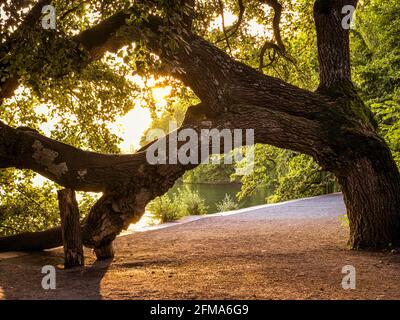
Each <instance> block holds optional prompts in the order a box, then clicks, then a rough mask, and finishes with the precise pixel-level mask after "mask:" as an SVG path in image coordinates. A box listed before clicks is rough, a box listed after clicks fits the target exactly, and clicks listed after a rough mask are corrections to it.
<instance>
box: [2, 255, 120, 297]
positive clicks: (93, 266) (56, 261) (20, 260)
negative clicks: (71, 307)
mask: <svg viewBox="0 0 400 320" xmlns="http://www.w3.org/2000/svg"><path fill="white" fill-rule="evenodd" d="M63 261H64V258H63V253H62V250H58V249H57V250H52V251H43V252H35V253H29V254H25V255H20V256H16V257H12V258H6V259H4V258H0V299H5V300H14V299H18V300H19V299H34V300H53V299H62V300H99V299H102V295H101V281H102V279H103V278H104V276H105V275H106V273H107V271H108V270H109V267H110V265H111V263H112V259H109V260H103V261H97V260H95V257H94V256H93V255H91V254H90V251H89V250H85V263H86V266H85V267H76V268H71V269H63ZM45 265H52V266H54V267H55V269H56V288H55V289H47V290H46V289H43V287H42V280H43V277H45V276H46V273H42V268H43V266H45Z"/></svg>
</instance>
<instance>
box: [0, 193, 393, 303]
mask: <svg viewBox="0 0 400 320" xmlns="http://www.w3.org/2000/svg"><path fill="white" fill-rule="evenodd" d="M344 212H345V208H344V205H343V200H342V198H341V195H339V194H335V195H329V196H323V197H317V198H312V199H303V200H299V201H294V202H288V203H284V204H280V205H275V206H268V207H264V208H259V209H252V210H249V211H247V212H242V213H238V214H235V215H228V216H217V217H206V218H203V219H200V220H197V221H193V222H188V223H184V224H180V225H175V226H172V227H169V228H163V229H159V230H154V231H147V232H141V233H135V234H131V235H127V236H123V237H119V238H118V239H117V240H116V241H115V249H116V257H115V259H114V261H113V262H112V263H111V264H110V263H109V262H94V256H93V255H92V253H91V252H90V251H87V253H86V264H87V266H86V267H85V268H84V269H75V270H68V271H66V270H57V289H56V290H49V291H46V290H43V289H42V288H41V280H42V276H43V274H41V268H42V266H44V265H48V264H51V265H61V264H62V261H63V259H62V251H61V250H58V249H57V250H54V251H51V252H43V253H37V254H29V255H25V256H19V257H14V258H8V259H4V258H0V259H1V261H0V297H2V298H6V299H54V298H56V299H57V298H58V299H101V298H103V299H362V298H364V299H400V255H399V254H393V253H391V254H390V253H387V254H383V253H366V252H356V251H350V250H348V249H347V248H346V239H347V232H346V230H344V229H343V228H342V227H341V226H340V222H339V220H338V215H340V214H343V213H344ZM344 265H353V266H354V267H355V268H356V271H357V282H356V284H357V287H356V289H355V290H347V291H346V290H343V289H342V287H341V281H342V277H343V276H344V275H343V274H341V269H342V267H343V266H344Z"/></svg>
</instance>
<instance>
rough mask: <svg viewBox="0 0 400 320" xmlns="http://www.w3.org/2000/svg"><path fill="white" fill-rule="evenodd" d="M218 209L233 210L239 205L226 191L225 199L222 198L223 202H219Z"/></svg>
mask: <svg viewBox="0 0 400 320" xmlns="http://www.w3.org/2000/svg"><path fill="white" fill-rule="evenodd" d="M217 209H218V211H219V212H223V211H231V210H236V209H239V205H238V204H237V203H236V202H235V200H233V199H232V197H231V196H230V195H229V194H227V193H225V197H224V199H222V201H221V202H218V203H217Z"/></svg>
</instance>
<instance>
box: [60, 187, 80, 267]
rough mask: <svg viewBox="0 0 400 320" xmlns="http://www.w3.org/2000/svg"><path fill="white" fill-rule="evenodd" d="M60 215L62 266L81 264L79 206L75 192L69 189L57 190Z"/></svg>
mask: <svg viewBox="0 0 400 320" xmlns="http://www.w3.org/2000/svg"><path fill="white" fill-rule="evenodd" d="M57 194H58V202H59V207H60V216H61V231H62V240H63V245H64V259H65V260H64V267H65V268H66V269H68V268H72V267H77V266H83V265H84V255H83V245H82V235H81V226H80V223H79V208H78V203H77V202H76V198H75V192H74V191H73V190H71V189H64V190H59V191H57Z"/></svg>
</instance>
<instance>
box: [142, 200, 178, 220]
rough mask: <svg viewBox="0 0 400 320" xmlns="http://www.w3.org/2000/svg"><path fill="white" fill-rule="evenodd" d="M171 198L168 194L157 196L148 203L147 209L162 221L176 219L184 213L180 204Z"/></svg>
mask: <svg viewBox="0 0 400 320" xmlns="http://www.w3.org/2000/svg"><path fill="white" fill-rule="evenodd" d="M174 200H175V197H174V198H173V199H171V198H170V197H169V195H168V194H164V195H163V196H161V197H157V198H155V199H154V200H153V201H151V202H150V203H149V204H148V205H147V209H148V210H149V211H150V212H151V213H152V214H153V215H154V217H155V218H156V219H160V220H161V222H167V221H175V220H178V219H179V218H181V217H182V216H183V215H184V213H183V211H182V208H181V206H180V204H179V203H178V202H176V201H174Z"/></svg>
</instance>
